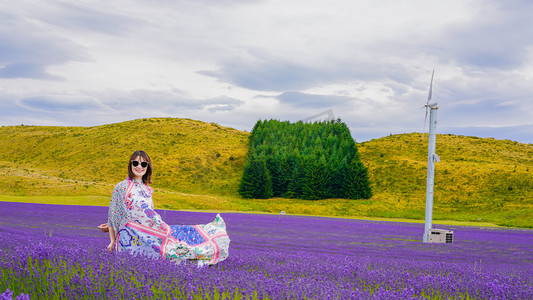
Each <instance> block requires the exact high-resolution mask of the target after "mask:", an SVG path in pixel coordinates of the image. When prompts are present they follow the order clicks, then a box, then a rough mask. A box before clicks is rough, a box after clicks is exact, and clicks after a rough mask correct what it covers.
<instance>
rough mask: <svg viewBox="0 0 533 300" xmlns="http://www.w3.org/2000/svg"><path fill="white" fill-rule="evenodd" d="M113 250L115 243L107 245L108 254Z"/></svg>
mask: <svg viewBox="0 0 533 300" xmlns="http://www.w3.org/2000/svg"><path fill="white" fill-rule="evenodd" d="M113 248H115V241H112V242H110V243H109V245H108V246H107V250H108V251H109V252H113Z"/></svg>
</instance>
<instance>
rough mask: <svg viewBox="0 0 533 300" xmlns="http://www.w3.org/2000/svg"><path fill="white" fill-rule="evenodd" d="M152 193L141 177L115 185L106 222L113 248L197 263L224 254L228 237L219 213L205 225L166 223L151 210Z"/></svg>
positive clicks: (226, 255) (208, 262)
mask: <svg viewBox="0 0 533 300" xmlns="http://www.w3.org/2000/svg"><path fill="white" fill-rule="evenodd" d="M152 194H153V190H152V188H151V187H150V186H148V185H145V184H144V183H143V182H142V181H141V180H130V179H129V178H128V179H126V180H124V181H121V182H119V183H118V184H117V185H116V186H115V189H114V190H113V196H112V197H111V203H110V204H109V215H108V223H109V226H112V227H113V229H114V230H115V233H116V243H115V249H116V250H118V251H125V250H127V251H132V252H134V253H139V254H143V255H147V256H150V257H155V258H162V259H169V260H173V261H177V262H179V261H183V260H197V261H198V265H199V266H201V265H204V264H215V263H217V262H220V261H223V260H225V259H226V258H227V257H228V255H229V252H228V250H229V243H230V239H229V237H228V234H227V232H226V224H225V223H224V220H223V219H222V217H221V216H220V215H219V214H217V216H216V218H215V220H214V221H213V222H211V223H208V224H200V225H168V224H166V223H165V222H164V221H163V220H162V219H161V216H160V215H159V214H158V213H157V212H155V210H154V203H153V202H152Z"/></svg>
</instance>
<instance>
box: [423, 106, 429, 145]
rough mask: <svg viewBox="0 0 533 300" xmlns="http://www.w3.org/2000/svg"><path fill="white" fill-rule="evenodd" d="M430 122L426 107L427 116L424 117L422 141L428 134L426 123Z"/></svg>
mask: <svg viewBox="0 0 533 300" xmlns="http://www.w3.org/2000/svg"><path fill="white" fill-rule="evenodd" d="M427 120H428V107H427V106H426V116H425V117H424V127H423V128H422V140H423V139H424V135H425V134H426V122H427Z"/></svg>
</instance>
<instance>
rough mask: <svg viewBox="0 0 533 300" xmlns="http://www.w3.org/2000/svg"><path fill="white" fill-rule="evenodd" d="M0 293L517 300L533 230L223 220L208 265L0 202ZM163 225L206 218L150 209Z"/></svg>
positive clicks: (64, 215)
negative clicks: (438, 238)
mask: <svg viewBox="0 0 533 300" xmlns="http://www.w3.org/2000/svg"><path fill="white" fill-rule="evenodd" d="M0 209H1V210H2V212H4V213H2V214H0V234H1V236H2V243H1V245H0V269H1V272H2V273H1V274H2V275H1V278H0V292H2V291H5V290H6V289H9V290H10V291H13V295H20V294H21V293H24V294H29V295H30V296H31V298H32V299H41V298H49V299H54V298H57V299H62V298H79V299H131V298H138V299H151V298H159V299H173V298H189V299H203V298H206V299H211V298H215V299H216V298H218V299H224V298H227V299H234V298H237V299H239V298H243V299H254V298H257V299H264V298H268V299H289V298H290V299H304V298H308V299H325V298H340V299H402V298H403V299H413V298H414V299H416V298H421V299H422V298H435V299H438V298H468V297H470V298H486V299H528V298H531V295H533V251H532V250H533V249H532V248H533V247H532V246H533V231H531V230H517V229H483V228H472V227H462V226H457V227H446V226H442V228H444V229H451V230H454V233H455V243H453V244H424V243H421V242H420V240H421V238H422V230H423V224H410V223H391V222H373V221H361V220H348V219H333V218H318V217H317V218H313V217H299V216H290V215H286V216H276V215H253V214H237V213H227V214H223V217H224V219H225V220H226V223H227V226H228V233H229V234H230V237H231V239H232V243H231V246H230V257H229V258H228V259H227V260H226V261H223V262H221V263H219V264H217V265H215V266H213V267H204V268H197V267H196V266H195V265H193V264H182V265H175V264H173V263H170V262H167V261H159V260H151V259H146V258H143V257H133V256H131V255H129V254H127V253H107V252H105V251H104V250H103V249H105V247H106V245H107V242H108V241H107V236H106V235H105V234H102V233H101V232H99V231H97V230H96V229H95V226H96V225H97V224H99V223H101V222H104V221H105V218H106V214H107V208H105V207H81V206H59V205H41V204H20V203H1V202H0ZM160 214H161V215H162V216H163V218H164V219H165V220H166V221H167V222H168V223H170V224H199V223H207V222H209V221H210V220H211V219H212V218H213V216H214V214H210V213H194V212H178V211H160Z"/></svg>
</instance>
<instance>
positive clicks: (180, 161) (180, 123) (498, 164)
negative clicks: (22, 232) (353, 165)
mask: <svg viewBox="0 0 533 300" xmlns="http://www.w3.org/2000/svg"><path fill="white" fill-rule="evenodd" d="M248 138H249V133H247V132H243V131H239V130H235V129H232V128H227V127H223V126H219V125H218V124H215V123H205V122H201V121H195V120H190V119H175V118H150V119H139V120H133V121H128V122H123V123H116V124H109V125H103V126H96V127H52V126H22V125H21V126H3V127H0V151H1V153H2V158H1V159H0V160H1V161H0V174H1V175H3V176H1V177H0V200H2V201H30V202H47V203H68V204H92V205H107V204H108V201H109V196H110V193H111V190H112V188H113V186H114V185H115V184H116V183H117V182H119V181H120V180H122V179H124V178H125V177H126V175H127V170H126V167H127V166H126V164H127V162H128V159H129V155H130V154H131V153H132V152H133V151H135V150H139V149H142V150H145V151H146V152H147V153H148V154H149V155H150V156H151V158H152V160H153V162H154V174H155V176H154V184H153V187H154V189H155V190H156V195H155V196H154V200H155V202H156V203H157V206H158V207H159V208H171V209H202V210H219V211H221V210H226V211H254V212H270V213H276V212H279V211H280V210H284V211H287V213H293V214H309V215H327V216H346V217H349V216H368V217H386V218H410V219H423V218H424V207H425V180H426V163H427V135H426V136H425V140H422V136H421V134H401V135H391V136H388V137H383V138H380V139H375V140H371V141H368V142H364V143H358V148H359V153H360V155H361V159H362V161H363V162H364V163H365V165H366V166H367V167H368V170H369V175H370V179H371V184H372V188H373V194H374V196H373V197H372V198H371V199H367V200H345V199H326V200H317V201H308V200H298V199H280V198H275V199H264V200H260V199H252V200H250V199H243V198H241V197H240V196H239V195H238V193H237V190H238V185H239V181H240V179H241V176H242V172H243V168H244V163H245V160H246V153H247V150H248ZM437 153H438V154H439V156H440V158H441V162H440V163H437V165H436V174H435V198H434V199H435V201H434V202H435V209H434V219H435V220H455V221H473V222H479V223H482V222H488V223H494V224H498V225H506V226H518V227H533V145H531V144H521V143H517V142H513V141H509V140H495V139H490V138H489V139H482V138H477V137H465V136H454V135H438V137H437Z"/></svg>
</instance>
